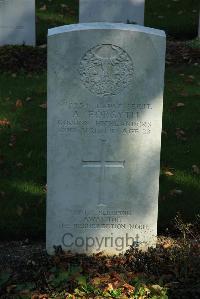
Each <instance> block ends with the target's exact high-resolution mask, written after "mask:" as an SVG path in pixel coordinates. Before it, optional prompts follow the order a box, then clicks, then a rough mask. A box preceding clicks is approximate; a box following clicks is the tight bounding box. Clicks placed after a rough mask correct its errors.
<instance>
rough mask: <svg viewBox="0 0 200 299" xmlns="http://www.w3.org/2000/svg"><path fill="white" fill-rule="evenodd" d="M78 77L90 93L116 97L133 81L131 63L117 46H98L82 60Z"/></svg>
mask: <svg viewBox="0 0 200 299" xmlns="http://www.w3.org/2000/svg"><path fill="white" fill-rule="evenodd" d="M80 75H81V80H82V82H83V84H84V86H85V87H86V88H88V89H89V90H90V91H91V92H92V93H94V94H97V95H99V96H108V95H116V94H118V93H120V92H121V91H122V90H123V89H124V88H125V87H126V86H127V85H128V84H129V83H130V81H131V80H132V79H133V62H132V60H131V58H130V56H129V55H128V54H127V53H126V52H125V51H124V50H123V49H122V48H120V47H118V46H115V45H98V46H96V47H94V48H92V49H91V50H89V51H88V52H87V53H86V54H85V55H84V57H83V58H82V60H81V63H80Z"/></svg>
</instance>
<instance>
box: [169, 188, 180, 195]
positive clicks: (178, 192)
mask: <svg viewBox="0 0 200 299" xmlns="http://www.w3.org/2000/svg"><path fill="white" fill-rule="evenodd" d="M182 193H183V191H182V190H177V189H173V190H171V191H170V195H172V196H173V195H181V194H182Z"/></svg>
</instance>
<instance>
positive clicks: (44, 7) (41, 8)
mask: <svg viewBox="0 0 200 299" xmlns="http://www.w3.org/2000/svg"><path fill="white" fill-rule="evenodd" d="M39 10H40V11H45V10H47V6H46V4H44V5H43V6H41V7H40V8H39Z"/></svg>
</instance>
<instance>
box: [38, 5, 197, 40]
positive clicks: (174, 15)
mask: <svg viewBox="0 0 200 299" xmlns="http://www.w3.org/2000/svg"><path fill="white" fill-rule="evenodd" d="M78 3H79V1H78V0H52V1H48V0H36V5H37V43H38V44H44V43H46V35H47V29H48V28H51V27H55V26H61V25H64V24H71V23H77V22H78ZM63 4H64V5H63ZM198 13H199V0H162V1H159V0H146V1H145V26H149V27H153V28H160V29H164V30H166V32H167V34H170V35H172V36H174V37H176V38H183V39H184V38H193V37H196V36H197V30H198V16H199V15H198ZM129 21H134V20H129Z"/></svg>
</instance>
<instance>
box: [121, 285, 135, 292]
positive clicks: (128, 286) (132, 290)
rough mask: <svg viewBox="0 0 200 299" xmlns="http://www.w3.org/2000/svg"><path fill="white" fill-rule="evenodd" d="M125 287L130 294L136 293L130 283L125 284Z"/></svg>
mask: <svg viewBox="0 0 200 299" xmlns="http://www.w3.org/2000/svg"><path fill="white" fill-rule="evenodd" d="M123 287H124V288H125V289H127V290H128V291H129V292H134V291H135V288H134V287H133V286H132V285H130V284H128V283H125V284H124V285H123Z"/></svg>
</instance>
